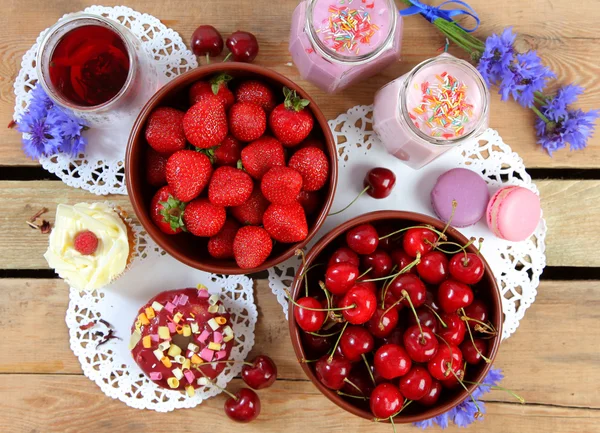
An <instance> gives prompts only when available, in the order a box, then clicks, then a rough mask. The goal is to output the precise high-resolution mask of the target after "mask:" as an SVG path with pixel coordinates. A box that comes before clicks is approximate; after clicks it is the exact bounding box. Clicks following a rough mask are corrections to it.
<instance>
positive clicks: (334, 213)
mask: <svg viewBox="0 0 600 433" xmlns="http://www.w3.org/2000/svg"><path fill="white" fill-rule="evenodd" d="M369 188H371V187H370V186H365V189H363V190H362V191H361V192H360V193H358V195H357V196H356V197H354V200H352V201H351V202H350V203H349V204H348V205H347V206H346V207H345V208H343V209H342V210H339V211H337V212H333V213H330V214H329V215H327V216H333V215H337V214H339V213H342V212H344V211H345V210H346V209H348V208H349V207H350V206H352V205H353V204H354V203H355V202H356V200H358V199H359V198H360V196H361V195H363V194H364V193H365V192H367V191H368V190H369Z"/></svg>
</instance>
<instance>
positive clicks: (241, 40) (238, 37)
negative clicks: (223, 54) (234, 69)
mask: <svg viewBox="0 0 600 433" xmlns="http://www.w3.org/2000/svg"><path fill="white" fill-rule="evenodd" d="M225 43H226V45H227V48H229V51H231V54H232V56H233V60H234V61H236V62H246V63H250V62H252V61H253V60H254V59H255V58H256V56H257V55H258V41H257V40H256V36H254V35H253V34H252V33H250V32H243V31H240V30H238V31H237V32H233V33H232V34H231V36H229V37H228V38H227V41H226V42H225Z"/></svg>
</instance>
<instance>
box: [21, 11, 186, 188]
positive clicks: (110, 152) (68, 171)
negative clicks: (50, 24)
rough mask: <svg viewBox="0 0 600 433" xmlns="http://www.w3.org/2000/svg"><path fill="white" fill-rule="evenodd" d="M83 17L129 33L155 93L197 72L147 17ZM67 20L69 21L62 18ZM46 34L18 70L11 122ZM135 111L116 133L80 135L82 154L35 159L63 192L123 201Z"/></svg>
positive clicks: (32, 78)
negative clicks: (148, 63) (150, 71)
mask: <svg viewBox="0 0 600 433" xmlns="http://www.w3.org/2000/svg"><path fill="white" fill-rule="evenodd" d="M83 12H85V13H90V14H95V15H101V16H103V17H105V18H108V19H111V20H113V21H116V22H118V23H120V24H122V25H124V26H125V27H127V28H129V29H130V30H131V32H132V33H133V34H134V35H135V36H137V37H138V38H139V39H140V41H141V44H142V47H143V49H144V50H146V51H147V52H148V53H149V55H150V58H152V59H154V65H155V67H156V70H157V72H158V81H159V87H160V86H163V85H164V84H165V83H167V82H169V81H170V80H171V79H173V78H175V77H176V76H177V75H179V74H182V73H184V72H186V71H189V70H190V69H193V68H196V67H197V66H198V62H197V60H196V56H194V54H193V53H192V52H191V51H190V50H188V49H187V47H186V46H185V44H184V43H183V40H182V39H181V36H179V34H178V33H177V32H175V31H174V30H172V29H170V28H167V27H166V26H165V25H164V24H162V23H161V22H160V21H159V20H158V19H157V18H155V17H153V16H151V15H148V14H141V13H139V12H136V11H134V10H132V9H130V8H128V7H125V6H116V7H104V6H90V7H88V8H86V9H85V10H84V11H83ZM67 16H69V15H68V14H67V15H65V16H64V17H63V18H65V17H67ZM47 31H48V29H46V30H44V31H43V32H41V33H40V35H39V36H38V38H37V40H36V43H35V44H34V45H33V46H32V47H31V48H30V49H29V51H27V53H25V55H24V56H23V60H22V61H21V70H20V71H19V75H18V76H17V78H16V80H15V84H14V91H15V112H14V115H13V118H14V120H15V121H16V122H18V121H19V119H20V117H21V116H22V115H23V113H24V112H25V111H26V110H27V106H28V104H29V99H30V94H29V91H30V90H31V89H32V88H33V87H35V84H36V82H37V78H38V77H37V72H36V68H35V65H36V56H37V51H38V46H39V44H40V43H41V41H42V39H43V38H44V35H45V34H46V32H47ZM157 90H158V89H157ZM141 108H142V106H141V105H140V107H138V109H137V110H131V115H129V116H124V118H123V119H121V120H120V121H119V124H118V127H115V126H114V125H111V126H110V127H108V128H91V129H89V130H88V131H85V132H84V135H85V136H86V138H87V139H88V146H87V149H86V152H85V154H83V155H80V156H78V157H72V156H70V155H67V154H64V153H59V154H55V155H52V156H49V157H43V158H41V159H40V163H41V164H42V166H43V167H44V168H45V169H46V170H48V171H49V172H50V173H54V174H55V175H57V176H58V177H59V178H60V179H61V180H62V181H63V182H64V183H66V184H67V185H69V186H72V187H76V188H82V189H85V190H88V191H90V192H92V193H94V194H97V195H107V194H123V195H126V194H127V189H126V186H125V174H124V169H125V165H124V162H123V161H124V159H125V150H126V148H127V139H128V138H129V132H130V130H131V126H132V125H133V122H134V121H135V119H136V117H137V114H138V112H139V109H141Z"/></svg>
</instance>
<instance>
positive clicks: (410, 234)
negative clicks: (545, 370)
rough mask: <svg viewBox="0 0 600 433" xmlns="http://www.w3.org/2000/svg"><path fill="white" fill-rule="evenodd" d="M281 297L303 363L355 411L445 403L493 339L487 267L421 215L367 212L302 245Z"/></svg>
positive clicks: (479, 367) (497, 326) (492, 347)
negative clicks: (287, 292) (304, 249)
mask: <svg viewBox="0 0 600 433" xmlns="http://www.w3.org/2000/svg"><path fill="white" fill-rule="evenodd" d="M442 250H444V251H445V252H444V251H442ZM307 270H308V271H307ZM307 287H308V289H306V288H307ZM291 296H292V299H294V303H290V309H289V315H288V316H289V326H290V336H291V339H292V344H293V346H294V350H295V352H296V356H297V357H298V360H299V362H300V363H301V365H302V368H303V370H304V372H305V373H306V375H307V376H308V378H309V379H310V380H311V381H312V382H313V383H314V384H315V385H316V386H317V388H319V390H320V391H321V392H322V393H323V394H324V395H325V396H326V397H327V398H329V399H330V400H331V401H333V402H334V403H335V404H337V405H338V406H340V407H341V408H343V409H345V410H347V411H348V412H350V413H352V414H354V415H357V416H360V417H362V418H366V419H371V420H373V419H375V420H380V421H386V420H390V419H391V418H393V421H394V422H395V423H410V422H417V421H423V420H426V419H430V418H433V417H435V416H438V415H440V414H442V413H444V412H447V411H448V410H450V409H452V408H454V407H455V406H457V405H458V404H460V403H461V402H462V401H464V400H465V399H467V398H470V397H469V394H470V393H471V392H472V391H473V390H474V389H475V387H476V386H478V385H477V384H481V383H483V379H484V378H485V376H486V374H487V372H488V371H489V369H490V367H491V363H492V362H493V360H494V358H495V357H496V353H497V351H498V346H499V345H500V339H501V335H502V320H503V316H502V303H501V295H500V291H499V290H498V286H497V285H496V280H495V278H494V275H493V274H492V271H491V269H490V267H489V266H488V264H487V263H486V261H485V260H484V259H483V257H481V255H480V254H479V251H478V249H477V248H476V246H475V245H474V244H473V241H469V240H468V239H467V238H465V237H464V236H463V235H462V234H461V233H460V232H458V231H457V230H456V229H454V228H452V227H446V226H445V224H444V223H443V222H441V221H439V220H437V219H435V218H432V217H429V216H426V215H422V214H417V213H412V212H401V211H378V212H372V213H369V214H366V215H362V216H359V217H357V218H354V219H352V220H350V221H347V222H346V223H344V224H342V225H340V226H338V227H336V228H335V229H333V230H332V231H331V232H329V233H328V234H327V235H325V236H324V237H323V238H322V239H320V240H319V241H318V242H317V243H316V244H315V245H314V246H313V247H312V248H311V250H310V251H309V252H308V254H307V255H306V257H305V260H304V261H303V264H302V266H301V267H300V269H298V272H297V273H296V278H295V280H294V283H293V285H292V292H291ZM461 382H462V384H461ZM463 386H464V387H463ZM465 389H468V390H469V393H467V391H466V390H465ZM409 402H410V403H409Z"/></svg>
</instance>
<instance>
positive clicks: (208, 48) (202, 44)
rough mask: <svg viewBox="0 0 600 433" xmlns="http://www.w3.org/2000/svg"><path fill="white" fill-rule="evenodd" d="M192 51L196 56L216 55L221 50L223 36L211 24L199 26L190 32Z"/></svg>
mask: <svg viewBox="0 0 600 433" xmlns="http://www.w3.org/2000/svg"><path fill="white" fill-rule="evenodd" d="M192 51H193V52H194V54H195V55H197V56H204V55H206V54H208V55H209V56H210V57H216V56H218V55H219V54H221V52H222V51H223V37H222V36H221V33H219V31H218V30H217V29H215V28H214V27H213V26H208V25H204V26H200V27H198V28H197V29H196V30H194V33H193V34H192Z"/></svg>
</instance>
